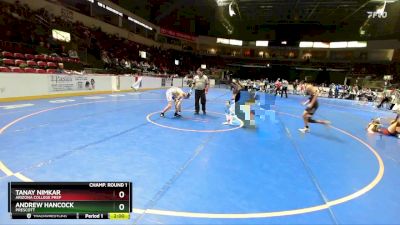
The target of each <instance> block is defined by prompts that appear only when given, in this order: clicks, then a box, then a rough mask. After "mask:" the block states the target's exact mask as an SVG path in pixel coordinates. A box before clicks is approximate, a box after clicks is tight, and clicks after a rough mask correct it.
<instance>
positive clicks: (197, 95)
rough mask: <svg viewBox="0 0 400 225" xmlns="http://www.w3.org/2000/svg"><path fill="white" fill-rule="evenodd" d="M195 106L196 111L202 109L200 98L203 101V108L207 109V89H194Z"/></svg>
mask: <svg viewBox="0 0 400 225" xmlns="http://www.w3.org/2000/svg"><path fill="white" fill-rule="evenodd" d="M194 99H195V100H194V101H195V102H194V108H195V111H196V113H198V112H199V110H200V104H199V100H200V101H201V110H203V112H205V111H206V91H205V90H195V91H194Z"/></svg>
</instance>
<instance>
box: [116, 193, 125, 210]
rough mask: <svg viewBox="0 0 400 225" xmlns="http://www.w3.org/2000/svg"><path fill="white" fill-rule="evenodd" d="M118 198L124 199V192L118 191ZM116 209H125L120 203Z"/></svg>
mask: <svg viewBox="0 0 400 225" xmlns="http://www.w3.org/2000/svg"><path fill="white" fill-rule="evenodd" d="M118 196H119V197H120V198H124V197H125V192H123V191H120V192H119V193H118ZM118 208H119V210H121V211H123V210H124V209H125V205H124V204H122V203H121V204H119V206H118Z"/></svg>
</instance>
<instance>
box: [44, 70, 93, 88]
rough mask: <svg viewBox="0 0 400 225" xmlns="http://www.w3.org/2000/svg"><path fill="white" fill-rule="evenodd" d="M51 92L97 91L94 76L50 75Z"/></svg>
mask: <svg viewBox="0 0 400 225" xmlns="http://www.w3.org/2000/svg"><path fill="white" fill-rule="evenodd" d="M48 77H49V91H50V92H56V91H87V90H94V89H96V86H95V85H96V81H95V77H94V76H75V75H62V74H60V75H49V76H48Z"/></svg>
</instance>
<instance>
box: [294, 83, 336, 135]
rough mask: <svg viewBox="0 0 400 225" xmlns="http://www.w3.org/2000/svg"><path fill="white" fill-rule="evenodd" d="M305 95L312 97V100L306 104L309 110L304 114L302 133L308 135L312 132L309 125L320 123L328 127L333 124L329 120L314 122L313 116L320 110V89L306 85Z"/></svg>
mask: <svg viewBox="0 0 400 225" xmlns="http://www.w3.org/2000/svg"><path fill="white" fill-rule="evenodd" d="M305 93H306V94H307V95H310V98H309V100H308V101H307V102H305V103H304V104H307V108H306V109H305V110H304V113H303V120H304V128H301V129H299V131H300V132H302V133H306V132H310V127H309V126H308V124H309V123H320V124H325V125H328V124H330V123H331V122H330V121H328V120H314V119H313V118H312V116H313V115H314V113H315V112H316V111H317V109H318V101H317V99H318V89H317V88H316V87H314V86H313V85H311V84H306V86H305Z"/></svg>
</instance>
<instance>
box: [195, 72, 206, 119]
mask: <svg viewBox="0 0 400 225" xmlns="http://www.w3.org/2000/svg"><path fill="white" fill-rule="evenodd" d="M196 73H197V74H196V75H195V76H194V78H193V88H194V90H195V92H194V99H195V100H194V101H195V102H194V107H195V112H194V114H195V115H198V114H199V111H200V105H199V100H201V109H202V110H203V114H204V115H205V114H206V94H207V92H208V86H209V82H208V77H207V76H206V75H204V74H203V71H202V69H201V68H199V69H197V71H196Z"/></svg>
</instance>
